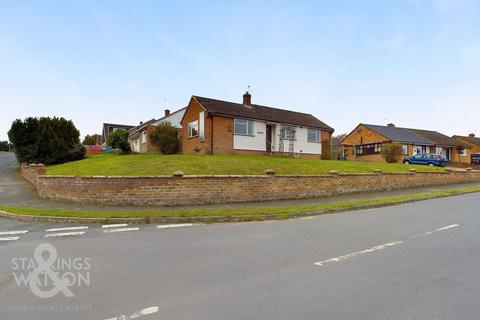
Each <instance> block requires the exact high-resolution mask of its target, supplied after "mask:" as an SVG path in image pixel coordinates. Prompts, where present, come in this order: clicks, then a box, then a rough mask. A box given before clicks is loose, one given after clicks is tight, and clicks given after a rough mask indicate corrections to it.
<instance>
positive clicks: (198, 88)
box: [0, 0, 480, 140]
mask: <svg viewBox="0 0 480 320" xmlns="http://www.w3.org/2000/svg"><path fill="white" fill-rule="evenodd" d="M248 86H250V92H251V93H252V103H256V104H261V105H267V106H271V107H278V108H285V109H290V110H295V111H301V112H307V113H312V114H313V115H315V116H316V117H317V118H319V119H320V120H322V121H324V122H326V123H327V124H328V125H330V126H332V127H333V128H335V134H341V133H348V132H350V131H351V130H353V129H354V127H355V126H356V125H357V124H358V123H371V124H387V123H394V124H395V125H397V126H402V127H410V128H422V129H430V130H437V131H440V132H442V133H445V134H448V135H453V134H459V135H467V134H469V133H476V134H477V135H480V121H479V120H480V1H476V0H392V1H384V0H378V1H373V0H372V1H356V0H351V1H347V0H338V1H326V0H325V1H318V0H317V1H261V0H257V1H225V0H224V1H207V0H204V1H180V0H178V1H160V0H158V1H143V0H132V1H120V0H112V1H107V0H102V1H89V0H78V1H73V0H59V1H33V0H28V1H8V0H0V140H5V139H7V132H8V130H9V128H10V125H11V122H12V121H13V120H15V119H17V118H20V119H23V118H25V117H29V116H62V117H65V118H67V119H71V120H73V122H74V123H75V125H76V126H77V128H78V129H79V130H80V133H81V136H82V137H83V136H84V135H86V134H94V133H101V129H102V123H103V122H110V123H120V124H131V125H136V124H138V123H139V122H140V121H147V120H149V119H152V118H160V117H161V116H162V115H163V112H164V111H163V110H164V109H166V108H169V109H171V110H172V111H173V110H176V109H179V108H182V107H184V106H186V105H187V104H188V102H189V100H190V97H191V96H192V95H199V96H205V97H210V98H216V99H222V100H228V101H234V102H239V103H240V102H241V101H242V94H243V93H244V92H245V90H246V89H247V88H248Z"/></svg>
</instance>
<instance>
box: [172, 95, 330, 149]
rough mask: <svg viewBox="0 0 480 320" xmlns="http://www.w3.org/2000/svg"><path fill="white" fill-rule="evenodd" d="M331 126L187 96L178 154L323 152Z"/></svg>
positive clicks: (249, 106) (294, 115)
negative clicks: (187, 101)
mask: <svg viewBox="0 0 480 320" xmlns="http://www.w3.org/2000/svg"><path fill="white" fill-rule="evenodd" d="M333 131H334V130H333V128H331V127H330V126H328V125H326V124H325V123H324V122H322V121H320V120H318V119H317V118H315V117H314V116H313V115H311V114H306V113H300V112H294V111H289V110H283V109H277V108H271V107H266V106H260V105H256V104H252V103H251V95H250V93H248V91H247V92H246V93H245V94H244V95H243V103H234V102H228V101H222V100H216V99H210V98H203V97H198V96H192V98H191V99H190V102H189V104H188V106H187V110H186V112H185V115H184V117H183V119H182V129H181V138H182V150H183V153H201V154H256V155H266V154H273V153H276V154H295V155H296V156H302V157H312V158H321V155H322V152H323V153H324V154H329V152H330V151H329V150H330V144H331V137H332V133H333Z"/></svg>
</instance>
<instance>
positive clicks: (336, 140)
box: [332, 133, 347, 160]
mask: <svg viewBox="0 0 480 320" xmlns="http://www.w3.org/2000/svg"><path fill="white" fill-rule="evenodd" d="M346 137H347V134H346V133H342V134H339V135H337V136H333V137H332V159H334V160H337V159H343V148H342V145H341V144H340V142H341V141H342V140H343V139H345V138H346Z"/></svg>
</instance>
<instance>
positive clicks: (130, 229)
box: [103, 228, 140, 233]
mask: <svg viewBox="0 0 480 320" xmlns="http://www.w3.org/2000/svg"><path fill="white" fill-rule="evenodd" d="M138 230H140V228H118V229H106V230H103V233H115V232H126V231H138Z"/></svg>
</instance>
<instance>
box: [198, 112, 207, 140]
mask: <svg viewBox="0 0 480 320" xmlns="http://www.w3.org/2000/svg"><path fill="white" fill-rule="evenodd" d="M198 137H199V138H200V141H205V112H203V111H202V112H200V113H199V115H198Z"/></svg>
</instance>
